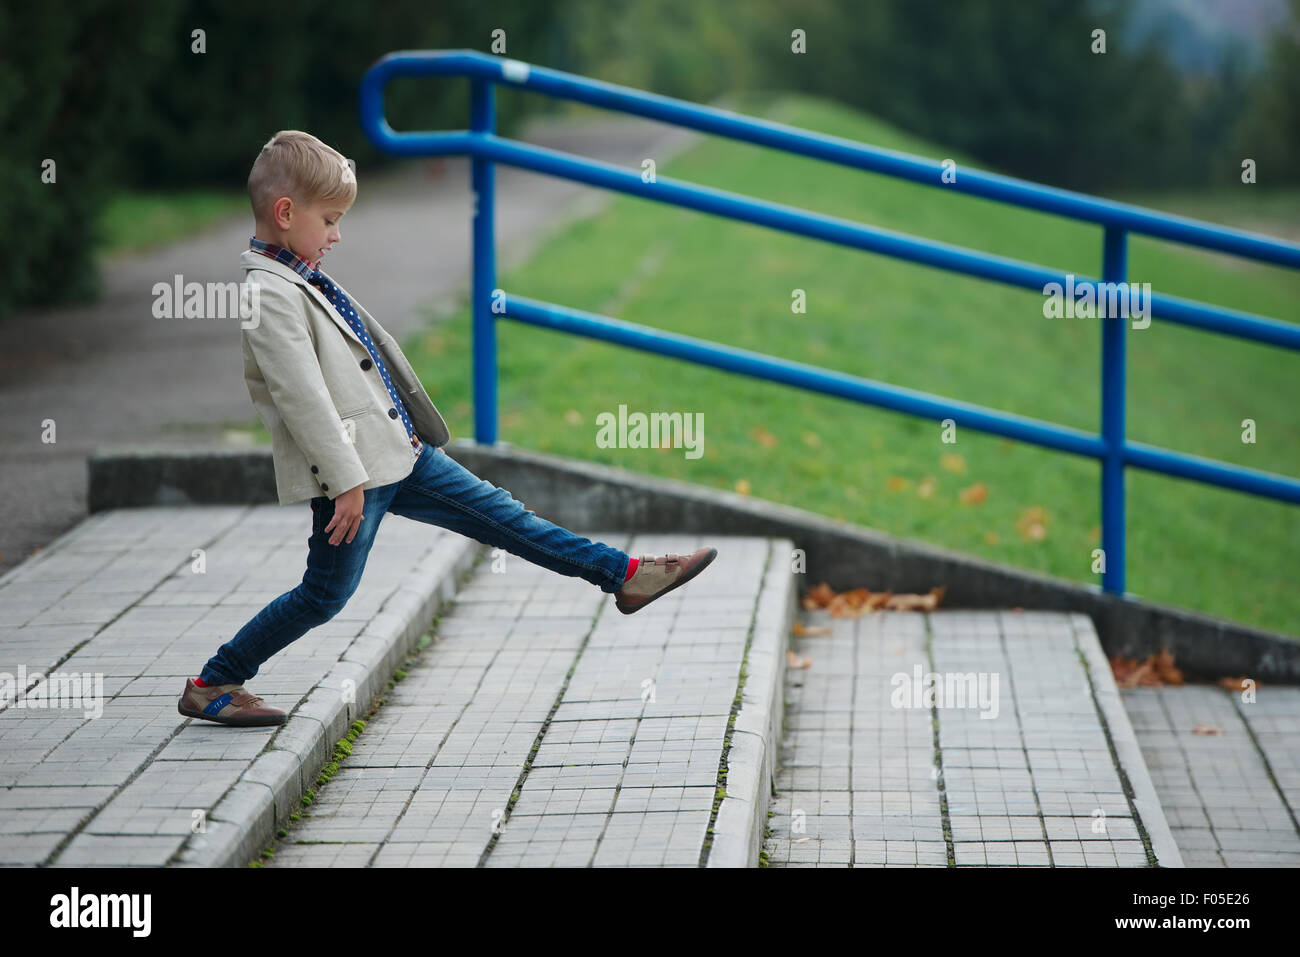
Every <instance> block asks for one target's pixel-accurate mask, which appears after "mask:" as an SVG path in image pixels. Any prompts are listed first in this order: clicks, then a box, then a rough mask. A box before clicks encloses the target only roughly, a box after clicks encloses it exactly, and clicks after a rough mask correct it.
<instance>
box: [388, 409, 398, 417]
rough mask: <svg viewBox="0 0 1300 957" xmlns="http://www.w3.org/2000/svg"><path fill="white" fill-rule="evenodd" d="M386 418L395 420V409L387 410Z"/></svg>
mask: <svg viewBox="0 0 1300 957" xmlns="http://www.w3.org/2000/svg"><path fill="white" fill-rule="evenodd" d="M388 417H389V418H390V419H395V418H397V410H396V409H389V410H388Z"/></svg>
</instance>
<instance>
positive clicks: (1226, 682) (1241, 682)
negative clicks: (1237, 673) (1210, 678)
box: [1219, 675, 1259, 691]
mask: <svg viewBox="0 0 1300 957" xmlns="http://www.w3.org/2000/svg"><path fill="white" fill-rule="evenodd" d="M1246 682H1250V684H1247V683H1246ZM1219 684H1221V685H1222V686H1223V687H1225V688H1227V689H1228V690H1229V691H1252V690H1254V689H1256V688H1258V687H1259V682H1258V681H1256V680H1255V679H1254V678H1247V677H1246V676H1245V675H1243V676H1242V677H1240V678H1220V679H1219Z"/></svg>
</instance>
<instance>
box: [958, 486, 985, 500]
mask: <svg viewBox="0 0 1300 957" xmlns="http://www.w3.org/2000/svg"><path fill="white" fill-rule="evenodd" d="M957 497H958V498H959V499H961V503H962V504H963V505H979V504H980V503H981V502H983V501H984V500H985V499H986V498H988V497H989V490H988V486H986V485H985V484H984V483H983V482H976V483H975V484H974V485H972V486H971V487H970V488H964V489H962V490H961V491H960V492H958V493H957Z"/></svg>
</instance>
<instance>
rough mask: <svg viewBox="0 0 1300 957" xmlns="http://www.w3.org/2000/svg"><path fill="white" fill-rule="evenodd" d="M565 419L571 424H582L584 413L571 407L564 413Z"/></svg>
mask: <svg viewBox="0 0 1300 957" xmlns="http://www.w3.org/2000/svg"><path fill="white" fill-rule="evenodd" d="M564 421H565V422H568V423H569V425H581V424H582V413H581V412H579V411H578V410H577V409H570V410H569V411H568V412H566V413H564Z"/></svg>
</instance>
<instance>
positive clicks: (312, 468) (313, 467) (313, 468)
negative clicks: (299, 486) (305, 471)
mask: <svg viewBox="0 0 1300 957" xmlns="http://www.w3.org/2000/svg"><path fill="white" fill-rule="evenodd" d="M311 470H312V471H313V472H319V471H320V469H318V468H316V466H314V465H313V466H312V467H311Z"/></svg>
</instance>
